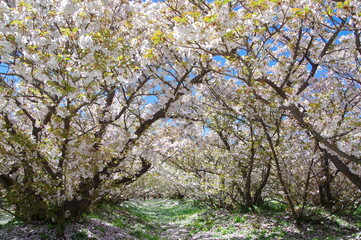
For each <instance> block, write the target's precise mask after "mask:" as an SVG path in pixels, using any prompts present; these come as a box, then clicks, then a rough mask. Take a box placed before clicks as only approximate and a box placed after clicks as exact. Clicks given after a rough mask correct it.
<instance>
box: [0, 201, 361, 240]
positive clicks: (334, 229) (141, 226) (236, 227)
mask: <svg viewBox="0 0 361 240" xmlns="http://www.w3.org/2000/svg"><path fill="white" fill-rule="evenodd" d="M311 210H312V211H313V212H315V213H317V216H318V217H319V216H320V217H324V218H325V219H324V220H322V221H320V220H313V219H310V220H309V221H304V222H302V224H304V226H306V227H304V228H303V229H307V230H302V228H301V229H297V226H296V225H295V224H294V221H293V220H292V219H291V218H290V217H289V215H288V213H287V212H286V208H285V205H284V204H282V203H279V202H277V201H269V202H265V204H263V205H262V206H260V207H257V208H255V209H253V210H252V211H250V212H248V211H245V210H244V209H242V208H241V209H238V210H237V211H234V212H228V211H226V210H224V209H211V208H209V207H207V205H205V204H202V202H199V201H194V200H169V199H155V200H147V201H137V200H133V201H127V202H123V203H120V204H115V203H109V202H104V203H102V204H100V205H99V206H98V207H97V208H95V209H94V210H93V211H92V212H90V213H88V214H87V215H86V217H85V218H86V219H87V220H86V221H85V223H86V222H87V221H90V219H92V218H95V219H100V220H102V221H104V222H106V223H108V224H111V225H112V226H113V227H116V228H121V229H125V231H127V232H128V233H129V234H130V235H132V236H133V237H134V238H136V239H139V240H171V239H182V240H187V239H192V238H197V239H208V238H210V237H212V238H216V239H234V240H236V239H250V240H251V239H252V240H254V239H264V240H271V239H287V240H288V239H289V240H291V239H299V237H300V236H302V237H304V239H310V240H311V239H314V240H316V239H326V240H336V239H341V238H343V237H344V236H348V237H351V238H349V239H352V238H353V239H357V238H360V237H361V236H360V234H359V230H360V229H358V230H357V228H358V227H359V228H360V227H361V226H360V225H361V224H360V223H361V221H359V220H360V216H359V213H358V212H356V213H355V214H354V215H353V216H350V215H347V216H346V215H333V214H330V213H329V212H327V210H324V209H319V208H315V209H310V211H311ZM245 212H246V213H245ZM19 224H22V222H20V221H17V220H14V219H13V220H11V221H9V222H7V223H6V224H0V230H2V232H3V233H4V232H5V233H6V231H12V230H13V229H15V228H16V226H17V225H19ZM47 227H48V228H49V229H53V230H54V228H56V226H52V225H48V226H47ZM88 229H89V228H88ZM55 230H56V229H55ZM94 230H96V231H98V232H102V233H106V231H107V229H106V227H105V225H104V226H103V225H97V226H96V227H95V228H94ZM89 231H91V230H87V229H86V228H84V229H83V230H81V231H78V232H76V233H74V235H73V236H72V238H71V239H73V240H78V239H84V240H87V239H88V240H90V239H92V238H89V237H87V236H88V233H89ZM173 233H174V234H175V235H172V234H173ZM177 234H181V236H180V237H179V235H177ZM172 236H173V237H172ZM175 236H178V237H175ZM39 237H41V239H54V238H53V236H51V234H49V233H44V234H42V235H41V236H39Z"/></svg>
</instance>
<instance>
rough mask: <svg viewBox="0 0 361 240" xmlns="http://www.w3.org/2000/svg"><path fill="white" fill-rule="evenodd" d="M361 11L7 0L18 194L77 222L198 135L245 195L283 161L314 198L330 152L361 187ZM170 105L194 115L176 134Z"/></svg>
mask: <svg viewBox="0 0 361 240" xmlns="http://www.w3.org/2000/svg"><path fill="white" fill-rule="evenodd" d="M360 12H361V3H360V2H359V1H357V0H349V1H342V2H336V1H332V0H300V1H294V0H245V1H229V0H221V1H213V2H208V1H205V0H201V1H193V0H189V1H179V0H170V1H164V2H151V1H145V2H142V1H129V2H128V1H117V0H114V1H113V0H88V1H73V0H47V1H42V0H31V1H10V0H9V1H2V2H1V3H0V22H1V24H0V28H1V34H0V56H1V78H0V92H1V95H0V97H1V101H0V134H1V138H0V141H1V145H0V183H1V185H2V186H3V189H5V190H6V199H7V200H8V201H9V202H10V203H11V204H13V205H14V206H15V208H16V215H17V216H19V217H22V218H25V219H32V220H35V219H45V220H48V221H53V222H58V223H64V222H65V221H66V220H78V219H79V218H80V217H81V214H82V213H83V212H84V211H86V210H87V209H88V208H89V206H90V205H91V204H93V203H94V202H96V201H97V200H99V199H101V198H103V197H104V196H105V195H106V194H108V193H109V192H110V191H111V190H112V189H114V187H118V188H122V187H123V186H124V185H127V184H130V183H132V182H134V181H136V180H137V179H138V178H139V177H141V176H142V175H144V174H145V173H146V172H147V171H149V170H150V169H151V165H152V161H153V160H154V159H156V160H157V161H158V160H160V159H162V158H165V159H167V158H168V157H170V156H171V155H169V154H171V153H174V154H176V153H177V154H178V153H184V151H185V150H184V149H186V150H187V151H188V152H186V154H185V155H184V156H187V157H193V158H194V161H197V160H199V162H200V164H199V166H200V167H201V169H206V168H208V167H209V168H211V169H212V170H214V173H216V174H213V175H212V174H210V175H209V174H208V175H207V177H206V180H207V181H214V182H215V181H218V180H219V181H220V185H219V186H221V185H222V184H223V183H225V179H224V176H223V175H224V173H226V175H228V176H231V175H232V174H233V175H236V178H235V179H234V181H233V180H232V181H233V183H234V182H236V183H237V184H239V185H241V186H242V187H243V190H245V191H244V196H245V201H246V202H247V201H248V202H253V203H255V202H256V200H257V199H258V197H259V196H257V194H256V193H257V190H254V189H257V188H258V187H255V186H256V185H257V184H254V181H256V182H258V183H260V185H258V186H262V188H261V191H262V190H263V188H264V187H265V186H264V184H266V182H268V181H269V180H268V177H266V176H267V174H269V173H267V171H271V170H268V169H271V167H273V168H274V171H275V173H276V174H277V179H278V180H277V181H278V182H277V184H278V183H279V185H278V186H280V189H281V191H282V192H283V194H284V196H286V199H287V201H288V203H289V204H290V205H291V206H292V205H293V204H295V205H297V204H299V203H304V202H306V200H305V199H306V197H307V196H308V191H309V189H311V187H313V186H314V185H312V184H314V183H311V179H312V178H313V177H314V178H316V176H319V175H317V174H315V173H314V172H313V170H314V166H316V165H317V164H316V162H317V163H318V161H319V159H323V162H324V165H323V166H324V170H325V171H324V173H325V176H326V177H327V176H328V177H329V175H330V174H329V173H332V174H335V175H341V174H342V176H346V178H347V179H348V181H350V182H351V183H352V184H353V185H354V186H356V187H357V188H358V190H360V189H361V176H360V175H359V171H360V161H361V159H360V158H361V155H360V154H361V151H360V145H361V126H360V110H361V108H360V101H361V94H360V87H361V86H360V84H361V82H360V61H361V40H360V39H361V37H360V26H361V16H360V14H359V13H360ZM170 118H171V120H169V122H168V124H170V125H171V124H172V121H174V124H179V123H180V122H179V119H183V121H185V122H184V123H182V122H181V123H182V124H183V125H182V124H181V125H182V126H183V130H184V132H183V133H179V132H178V133H177V131H179V129H178V130H175V133H177V134H179V135H177V136H180V137H178V138H172V137H169V136H165V134H166V133H167V131H165V127H166V124H164V123H163V124H160V120H162V119H163V120H166V119H170ZM176 121H177V123H176ZM242 121H243V122H242ZM189 122H198V123H197V124H198V125H197V124H195V125H194V126H193V127H190V126H189V127H188V126H187V124H188V123H189ZM158 123H159V125H157V124H158ZM166 123H167V121H166ZM199 123H201V124H203V126H206V127H207V128H206V129H210V131H209V132H207V131H203V132H202V131H200V130H201V127H200V126H202V125H199ZM241 123H242V124H241ZM192 124H193V123H192ZM237 128H238V130H237V131H236V130H235V129H237ZM162 129H163V130H162ZM158 131H164V132H163V135H162V134H161V133H157V132H158ZM168 133H169V134H172V131H169V132H168ZM240 133H242V134H243V135H244V136H246V137H245V138H244V139H243V140H242V138H237V134H240ZM156 136H161V137H159V138H157V137H156ZM164 136H165V137H164ZM207 141H208V142H209V143H216V146H217V150H219V151H216V150H215V149H214V147H213V149H212V146H211V145H207V144H205V143H206V142H207ZM296 144H297V145H296ZM294 145H296V147H295V146H294ZM160 146H161V147H160ZM192 146H193V148H194V149H195V150H196V151H192ZM311 147H312V148H311ZM304 149H307V153H306V154H304V153H302V151H301V150H304ZM311 149H314V152H312V150H311ZM202 151H203V153H206V154H205V155H206V156H204V155H203V156H204V157H202V155H200V154H199V153H200V152H202ZM222 151H223V152H222ZM237 151H242V153H240V152H239V153H238V156H236V157H234V155H237V154H236V153H237ZM192 154H193V155H192ZM225 154H226V155H227V156H225ZM232 154H233V155H232ZM242 154H243V155H242ZM175 156H177V157H178V158H177V157H175V158H173V159H172V161H173V164H174V165H178V166H181V164H183V163H186V164H183V166H185V167H186V166H187V165H188V167H189V166H190V164H192V162H194V161H188V162H187V161H184V162H182V160H184V159H180V158H179V156H181V155H175ZM299 156H304V157H305V158H301V157H299ZM198 157H199V158H198ZM207 157H208V158H207ZM237 158H238V159H241V160H242V162H243V163H246V165H247V166H248V167H247V169H246V174H245V176H246V177H245V178H242V177H241V176H240V175H242V166H238V169H237V168H236V167H235V162H236V160H237ZM285 159H290V161H292V164H291V165H290V166H288V165H287V164H285V163H283V161H284V160H285ZM185 160H189V159H185ZM219 160H221V161H223V162H219ZM160 161H161V160H160ZM155 162H156V161H155ZM256 162H257V163H261V164H260V165H256ZM180 163H181V164H180ZM208 163H210V164H209V165H207V164H208ZM215 163H217V164H215ZM218 163H219V164H218ZM328 163H332V164H333V167H327V164H328ZM202 164H203V165H202ZM227 164H231V165H232V167H235V168H232V169H233V170H234V171H235V172H231V171H229V172H227V170H230V169H227V168H226V167H225V166H227ZM314 164H316V165H314ZM199 166H196V167H199ZM204 166H207V167H206V168H205V167H204ZM296 168H301V169H302V172H303V174H302V177H301V178H297V177H295V171H297V169H296ZM187 169H188V170H187V171H189V172H193V173H195V172H196V170H197V169H195V168H194V167H193V168H192V169H190V168H187ZM244 169H245V168H243V170H244ZM262 169H263V170H265V173H267V174H265V175H264V177H262V176H260V175H259V174H258V175H257V174H255V173H256V172H257V171H258V172H260V171H262ZM327 169H328V170H327ZM329 170H330V171H329ZM247 171H248V172H247ZM336 172H337V173H336ZM321 178H322V177H320V179H321ZM223 180H224V181H223ZM207 181H205V182H207ZM232 181H231V182H232ZM274 181H276V180H274ZM292 181H301V182H302V183H304V185H303V186H304V187H303V188H302V194H301V196H302V197H301V200H300V201H298V200H297V201H296V202H295V200H294V198H299V196H300V194H294V193H293V192H294V190H295V182H292ZM327 182H328V183H327ZM319 183H321V182H319ZM326 183H327V184H326V185H323V186H324V187H323V189H328V185H329V183H330V181H329V180H327V181H326ZM223 185H225V184H223ZM231 185H232V184H231ZM231 185H227V188H228V187H229V186H231ZM321 185H322V184H321ZM258 189H259V188H258ZM304 193H307V194H304ZM247 195H248V196H247ZM293 196H297V197H293ZM323 196H325V195H324V194H323ZM250 204H251V203H250ZM250 204H249V205H250ZM291 208H292V209H293V210H292V211H293V215H294V216H295V217H297V216H296V215H298V213H297V212H296V207H295V206H293V207H291ZM44 209H46V211H45V213H44Z"/></svg>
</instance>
